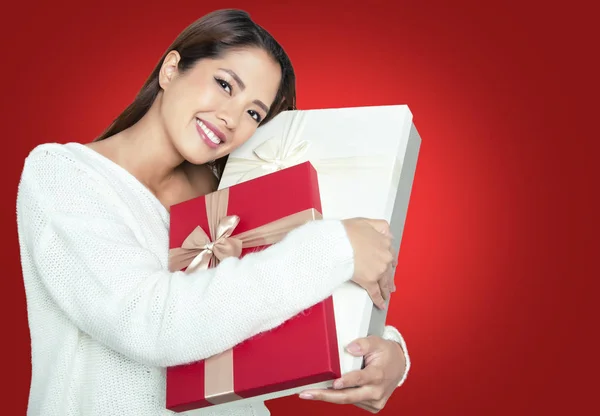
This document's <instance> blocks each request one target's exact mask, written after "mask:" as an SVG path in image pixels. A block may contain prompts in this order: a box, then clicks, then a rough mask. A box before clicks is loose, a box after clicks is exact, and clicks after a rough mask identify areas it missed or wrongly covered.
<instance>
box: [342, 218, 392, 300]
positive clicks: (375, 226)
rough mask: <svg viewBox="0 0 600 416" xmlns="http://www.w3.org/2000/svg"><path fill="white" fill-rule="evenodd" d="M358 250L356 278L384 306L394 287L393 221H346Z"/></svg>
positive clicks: (373, 298) (356, 219) (355, 254)
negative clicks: (390, 226) (390, 222)
mask: <svg viewBox="0 0 600 416" xmlns="http://www.w3.org/2000/svg"><path fill="white" fill-rule="evenodd" d="M343 223H344V226H345V228H346V232H347V234H348V238H349V239H350V244H351V245H352V248H353V250H354V277H353V278H352V281H353V282H355V283H356V284H358V285H359V286H361V287H362V288H364V289H365V290H366V291H367V292H368V293H369V296H370V297H371V300H372V301H373V303H374V304H375V305H377V307H379V308H380V309H384V308H385V301H386V300H387V298H388V297H389V294H390V292H391V291H393V289H394V287H393V285H394V283H393V280H394V274H393V269H394V265H395V255H394V252H393V249H392V235H391V233H390V228H389V224H388V223H387V222H386V221H384V220H371V219H366V218H352V219H349V220H344V221H343Z"/></svg>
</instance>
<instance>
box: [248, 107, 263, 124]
mask: <svg viewBox="0 0 600 416" xmlns="http://www.w3.org/2000/svg"><path fill="white" fill-rule="evenodd" d="M248 114H250V117H252V118H253V119H254V121H256V122H257V123H260V122H261V120H262V118H261V116H260V114H258V113H257V112H256V111H254V110H249V111H248Z"/></svg>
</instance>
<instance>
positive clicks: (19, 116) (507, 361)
mask: <svg viewBox="0 0 600 416" xmlns="http://www.w3.org/2000/svg"><path fill="white" fill-rule="evenodd" d="M270 3H272V4H275V2H267V1H254V2H241V1H230V2H227V3H226V4H225V3H218V4H217V3H214V4H213V3H208V2H204V3H202V2H198V1H185V0H180V1H177V2H168V1H162V2H152V1H140V0H129V1H127V0H121V1H118V2H113V1H104V2H87V3H84V2H64V1H62V2H60V1H57V2H42V1H39V0H38V1H30V2H10V3H9V5H8V6H5V7H7V8H4V9H3V10H2V17H1V19H2V21H1V22H0V23H1V25H0V42H1V46H2V48H1V51H2V54H3V60H2V65H1V68H2V69H1V71H2V78H1V80H2V87H3V88H2V101H1V103H2V104H1V105H2V107H1V108H0V109H1V110H2V111H1V117H2V124H1V125H2V127H3V135H2V137H3V139H4V142H3V145H4V146H5V150H4V157H5V159H4V161H3V163H2V165H1V167H0V168H1V169H2V180H3V185H2V196H3V199H5V201H3V204H1V205H0V209H1V217H0V218H1V219H2V229H3V230H5V232H6V235H5V236H4V237H3V238H2V250H3V251H2V259H3V269H2V271H3V276H2V279H1V280H0V281H1V284H2V288H1V292H0V293H2V301H1V302H0V308H1V309H0V312H1V314H0V316H1V317H2V318H1V319H2V326H3V332H4V335H5V336H6V337H7V338H5V340H4V341H3V343H2V344H3V355H2V358H3V363H4V365H3V372H2V374H3V378H4V379H9V380H10V384H9V386H8V387H2V397H3V398H4V399H3V402H2V408H3V413H6V414H9V413H12V414H24V413H25V409H26V401H27V395H28V389H29V377H30V356H29V335H28V328H27V315H26V307H25V295H24V291H23V285H22V280H21V276H20V265H19V257H18V245H17V236H16V226H15V218H14V212H15V209H14V201H15V195H16V193H15V192H16V186H17V182H18V178H19V173H20V169H21V166H22V163H23V158H24V157H25V156H26V155H27V153H28V152H29V150H30V149H31V148H32V147H33V146H35V145H36V144H38V143H42V142H48V141H57V142H66V141H79V142H87V141H89V140H91V139H92V138H93V137H94V136H96V135H97V134H98V133H99V132H100V131H101V130H102V129H103V128H104V127H105V126H106V125H107V124H108V123H109V122H110V121H111V120H112V119H113V118H114V117H115V116H116V115H117V114H118V113H119V112H120V111H121V110H122V109H123V108H124V107H125V106H126V105H127V104H128V103H129V102H130V101H131V100H132V98H133V96H134V95H135V93H136V92H137V90H138V88H139V87H140V86H141V84H142V83H143V81H144V80H145V78H146V76H147V74H148V73H149V72H150V71H151V69H152V67H153V66H154V65H155V63H156V62H157V60H158V58H159V57H160V55H161V54H162V52H163V51H164V49H165V48H166V47H167V46H168V45H169V44H170V42H171V41H172V40H173V39H174V38H175V37H176V35H177V34H178V33H179V31H180V30H182V29H183V28H184V27H185V26H186V25H187V24H189V23H191V22H192V21H193V20H195V19H196V18H198V17H199V16H201V15H202V14H204V13H206V12H209V11H211V10H213V9H215V8H222V7H239V8H244V9H246V10H248V11H249V12H251V14H252V16H253V17H254V18H255V20H257V21H258V22H259V23H260V24H262V25H263V26H265V27H266V28H267V29H268V30H269V31H270V32H271V33H273V34H274V35H275V36H276V37H277V38H278V39H279V40H280V41H281V43H282V44H283V45H284V47H285V48H286V50H287V51H288V52H289V54H290V55H291V58H292V60H293V62H294V65H295V68H296V71H297V75H298V90H299V92H298V104H299V106H300V108H303V109H308V108H317V107H334V106H359V105H379V104H398V103H402V104H404V103H407V104H409V105H410V107H411V109H412V111H413V113H414V120H415V123H416V124H417V126H418V128H419V130H420V133H421V135H422V138H423V145H422V148H421V154H420V159H419V165H418V168H417V173H416V179H415V183H414V188H413V194H412V199H411V202H410V208H409V213H408V221H407V225H406V229H405V234H404V239H403V244H402V251H401V255H400V265H399V273H398V278H397V279H398V288H399V292H397V294H396V296H395V298H394V302H393V304H392V306H391V310H390V315H389V316H390V318H389V321H390V324H392V325H394V326H396V327H397V328H399V329H400V330H401V332H402V333H403V334H404V335H405V337H406V339H407V342H408V344H409V348H410V352H411V357H412V360H413V370H412V373H411V375H410V377H409V379H408V381H407V383H406V384H405V385H404V386H403V387H402V388H401V389H398V390H397V391H396V393H395V394H394V395H393V396H392V398H391V399H390V401H389V403H388V405H387V407H386V409H385V410H384V411H383V412H381V414H383V415H393V414H398V415H403V416H408V415H419V416H422V415H507V414H510V415H517V414H518V415H529V414H546V415H548V414H561V413H562V414H591V413H594V412H592V411H591V410H590V408H589V406H591V404H590V399H591V398H592V397H593V396H592V395H593V394H594V393H595V389H592V387H593V384H592V383H591V382H590V383H588V382H587V379H586V375H588V377H589V376H593V377H595V376H596V375H597V372H594V369H593V368H592V366H593V365H594V364H596V363H597V358H596V356H597V355H598V354H597V344H593V343H592V340H591V335H593V333H594V330H596V329H597V327H598V320H597V318H595V319H594V321H593V322H592V321H591V320H590V318H593V316H597V314H598V313H597V309H595V308H594V309H593V308H592V305H593V304H594V303H593V300H594V297H595V293H596V292H595V291H594V290H593V289H592V288H591V287H590V285H589V283H587V282H586V277H593V276H594V275H595V276H599V275H600V273H598V268H597V262H595V263H594V262H588V264H586V263H585V261H586V260H587V255H588V254H590V253H593V254H596V252H597V250H594V248H596V249H597V248H598V242H597V238H595V237H596V235H597V234H594V233H593V231H592V228H591V227H592V225H594V224H593V222H592V220H591V219H592V214H595V213H597V212H598V205H594V204H596V203H595V200H594V198H593V195H594V194H595V193H597V191H598V188H599V186H598V182H597V181H596V182H595V185H593V187H592V184H591V182H590V181H591V180H592V179H593V178H594V175H596V177H597V173H596V169H592V157H594V156H596V154H594V153H593V152H592V150H591V147H590V146H588V145H586V143H585V141H586V140H588V141H589V139H596V140H597V139H598V137H599V135H598V132H597V130H596V129H592V128H591V126H590V124H591V123H590V122H591V121H592V120H594V119H595V118H596V117H597V116H598V114H597V111H596V112H592V109H593V108H594V107H592V106H591V105H590V106H588V103H590V104H591V103H595V108H596V109H597V108H598V106H597V101H598V100H597V96H598V94H597V91H598V89H597V79H595V78H596V77H597V75H598V73H600V69H599V68H598V66H597V64H594V63H592V60H591V57H590V56H591V55H592V54H596V55H597V48H598V42H597V41H596V42H593V43H592V36H594V37H595V38H596V39H597V38H598V34H597V32H596V29H597V26H598V22H597V21H593V16H594V14H593V13H591V11H590V10H586V8H585V7H584V6H582V5H581V4H579V2H578V1H570V2H567V3H562V4H561V5H560V7H559V6H558V5H557V6H552V5H551V4H550V3H546V2H536V3H538V4H537V5H534V4H533V2H526V1H519V2H515V1H508V2H506V1H505V2H492V1H481V2H479V1H469V2H467V1H461V2H449V1H445V2H444V1H427V2H425V1H402V2H397V3H398V4H395V3H396V2H392V1H390V2H383V1H372V2H369V5H368V6H367V2H360V3H355V6H350V2H349V1H344V2H337V1H335V2H334V1H328V2H326V1H323V0H321V1H318V2H317V1H306V0H305V1H302V2H294V3H290V4H289V5H283V4H278V5H269V4H270ZM457 3H460V5H458V4H457ZM594 32H596V33H594ZM593 44H595V46H594V47H593ZM594 51H595V52H594ZM372 140H373V145H374V146H376V145H377V140H376V138H372ZM13 145H14V146H15V148H14V150H11V149H9V147H8V146H13ZM594 306H595V305H594ZM593 313H595V315H593ZM592 323H593V325H592ZM591 380H595V378H592V379H591ZM269 407H270V408H271V411H272V414H273V415H274V416H277V415H308V414H310V415H315V416H317V415H326V414H327V415H329V414H345V415H350V416H351V415H360V414H365V413H364V411H362V410H360V409H357V408H354V407H352V406H338V405H333V404H326V403H315V402H305V401H301V400H300V399H297V398H296V397H290V398H285V399H279V400H276V401H273V402H270V403H269Z"/></svg>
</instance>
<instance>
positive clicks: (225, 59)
mask: <svg viewBox="0 0 600 416" xmlns="http://www.w3.org/2000/svg"><path fill="white" fill-rule="evenodd" d="M203 62H204V63H205V64H206V67H208V68H210V69H211V70H212V71H219V70H221V71H224V72H228V71H233V72H234V73H235V74H236V75H237V76H238V77H239V78H240V80H241V81H242V82H243V84H244V93H247V94H249V95H250V96H251V98H252V99H260V100H262V101H264V102H265V103H267V104H268V105H269V104H270V103H271V102H272V101H273V100H274V99H275V96H276V95H277V90H278V88H279V82H280V79H281V68H280V67H279V64H278V63H277V62H276V61H275V60H274V59H273V58H271V56H270V55H269V54H268V53H267V52H265V51H264V50H262V49H259V48H246V49H236V50H230V51H227V52H225V53H224V54H222V55H221V56H220V57H219V58H216V59H210V60H205V61H203ZM206 67H205V68H206ZM208 68H207V69H208Z"/></svg>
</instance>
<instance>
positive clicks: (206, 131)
mask: <svg viewBox="0 0 600 416" xmlns="http://www.w3.org/2000/svg"><path fill="white" fill-rule="evenodd" d="M196 124H198V125H199V126H200V129H202V131H203V132H204V134H206V137H208V138H209V140H210V141H211V142H213V143H214V144H221V139H219V138H218V137H217V136H216V135H215V134H214V133H213V132H212V130H211V129H209V128H208V127H206V125H205V124H204V123H203V122H201V121H200V120H198V119H196Z"/></svg>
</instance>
